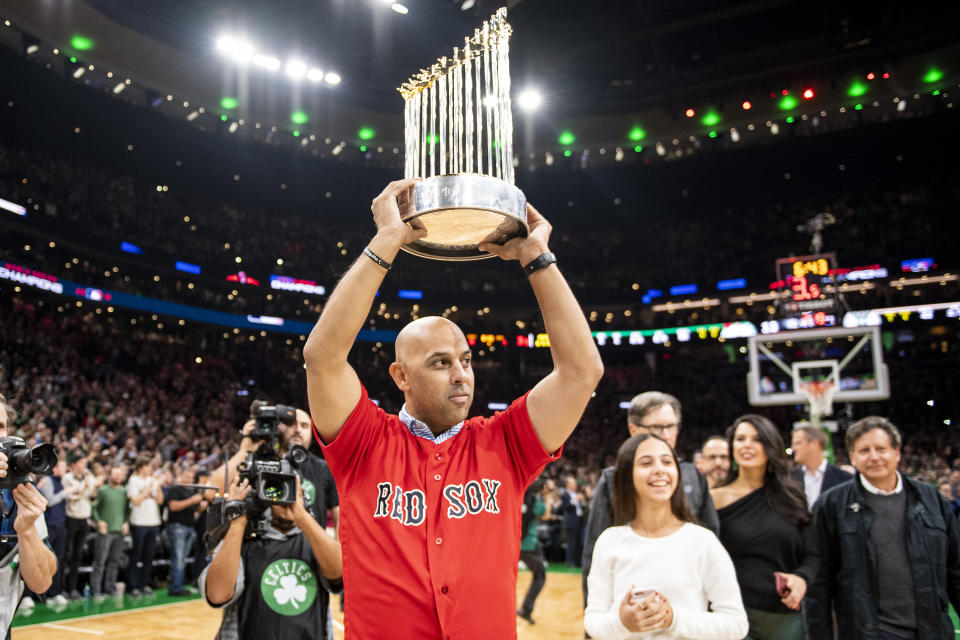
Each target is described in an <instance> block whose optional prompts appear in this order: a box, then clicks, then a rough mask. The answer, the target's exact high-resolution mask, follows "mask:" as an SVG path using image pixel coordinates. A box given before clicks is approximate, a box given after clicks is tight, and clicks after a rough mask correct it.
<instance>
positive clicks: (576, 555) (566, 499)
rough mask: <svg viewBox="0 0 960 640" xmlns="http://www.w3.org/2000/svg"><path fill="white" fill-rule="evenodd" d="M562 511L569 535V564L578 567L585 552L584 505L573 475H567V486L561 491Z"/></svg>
mask: <svg viewBox="0 0 960 640" xmlns="http://www.w3.org/2000/svg"><path fill="white" fill-rule="evenodd" d="M560 512H561V513H562V514H563V530H564V531H565V532H566V537H567V541H566V545H565V547H566V552H567V566H569V567H578V566H580V554H581V553H583V505H582V504H580V496H579V495H578V493H577V479H576V478H575V477H573V476H567V480H566V487H565V489H564V490H563V491H561V492H560Z"/></svg>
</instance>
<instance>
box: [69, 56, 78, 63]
mask: <svg viewBox="0 0 960 640" xmlns="http://www.w3.org/2000/svg"><path fill="white" fill-rule="evenodd" d="M70 62H72V63H73V64H77V59H76V58H74V57H73V56H70Z"/></svg>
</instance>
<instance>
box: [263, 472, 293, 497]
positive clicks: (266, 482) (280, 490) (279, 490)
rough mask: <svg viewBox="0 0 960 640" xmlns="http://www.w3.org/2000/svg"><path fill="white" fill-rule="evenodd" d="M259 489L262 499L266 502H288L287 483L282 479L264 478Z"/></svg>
mask: <svg viewBox="0 0 960 640" xmlns="http://www.w3.org/2000/svg"><path fill="white" fill-rule="evenodd" d="M261 487H262V491H263V497H264V498H266V499H268V500H274V501H281V500H288V493H289V490H288V489H289V488H288V485H287V483H286V482H285V481H284V480H283V479H282V478H270V479H266V478H264V479H263V484H262V485H261Z"/></svg>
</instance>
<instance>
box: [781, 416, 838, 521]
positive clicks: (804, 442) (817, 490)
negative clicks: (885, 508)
mask: <svg viewBox="0 0 960 640" xmlns="http://www.w3.org/2000/svg"><path fill="white" fill-rule="evenodd" d="M790 446H791V447H793V459H794V461H795V462H796V463H797V467H798V468H797V470H796V471H794V477H795V478H796V479H797V482H799V483H800V486H802V487H803V492H804V493H805V494H806V496H807V505H809V507H810V509H811V510H813V503H814V502H816V501H817V498H819V497H820V494H822V493H825V492H826V490H827V489H829V488H831V487H835V486H836V485H838V484H840V483H842V482H846V481H847V480H852V479H853V476H852V475H850V474H849V473H847V472H846V471H844V470H843V469H838V468H837V467H835V466H833V465H832V464H828V463H827V460H826V459H825V458H824V457H823V450H824V448H826V446H827V434H826V433H824V431H823V429H817V428H816V427H797V428H796V429H794V430H793V434H792V435H791V439H790Z"/></svg>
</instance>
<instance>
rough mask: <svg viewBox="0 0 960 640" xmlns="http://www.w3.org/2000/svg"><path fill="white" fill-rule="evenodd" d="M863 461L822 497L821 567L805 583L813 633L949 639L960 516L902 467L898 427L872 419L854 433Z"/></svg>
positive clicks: (818, 513)
mask: <svg viewBox="0 0 960 640" xmlns="http://www.w3.org/2000/svg"><path fill="white" fill-rule="evenodd" d="M846 441H847V451H848V452H849V453H850V460H851V461H852V462H853V465H854V466H855V467H856V468H857V472H858V473H857V475H856V476H855V478H854V480H853V481H852V482H845V483H842V484H840V485H838V486H836V487H834V488H833V489H831V490H829V491H827V492H826V493H824V494H823V495H822V496H821V497H820V499H819V500H818V501H817V505H816V510H815V512H814V522H815V526H816V529H817V536H818V538H819V547H820V556H821V564H820V571H819V572H818V573H817V577H816V579H815V580H814V581H813V582H812V583H811V584H810V586H809V588H808V589H807V594H806V598H805V600H804V607H805V611H806V624H807V637H808V638H817V639H820V638H833V637H834V635H833V631H834V620H836V630H837V636H836V637H837V638H842V639H843V640H897V639H902V638H922V639H923V640H928V639H929V640H950V639H952V638H953V637H954V629H953V624H952V622H951V620H950V616H949V615H948V613H947V604H948V602H952V603H953V606H954V607H955V608H957V609H960V522H958V520H957V518H956V517H954V516H953V514H952V513H951V512H950V507H949V506H948V505H947V502H946V501H945V500H944V499H943V498H942V497H941V496H940V495H939V494H938V493H937V491H936V489H934V488H933V487H931V486H929V485H927V484H924V483H921V482H916V481H914V480H911V479H910V478H907V477H905V476H903V475H901V474H900V473H899V472H898V471H897V465H898V464H899V462H900V444H901V439H900V432H899V431H898V430H897V428H896V427H895V426H893V424H892V423H891V422H890V421H889V420H887V419H886V418H881V417H877V416H871V417H868V418H864V419H863V420H860V421H858V422H856V423H854V424H853V425H852V426H851V427H850V429H848V430H847V434H846Z"/></svg>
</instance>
